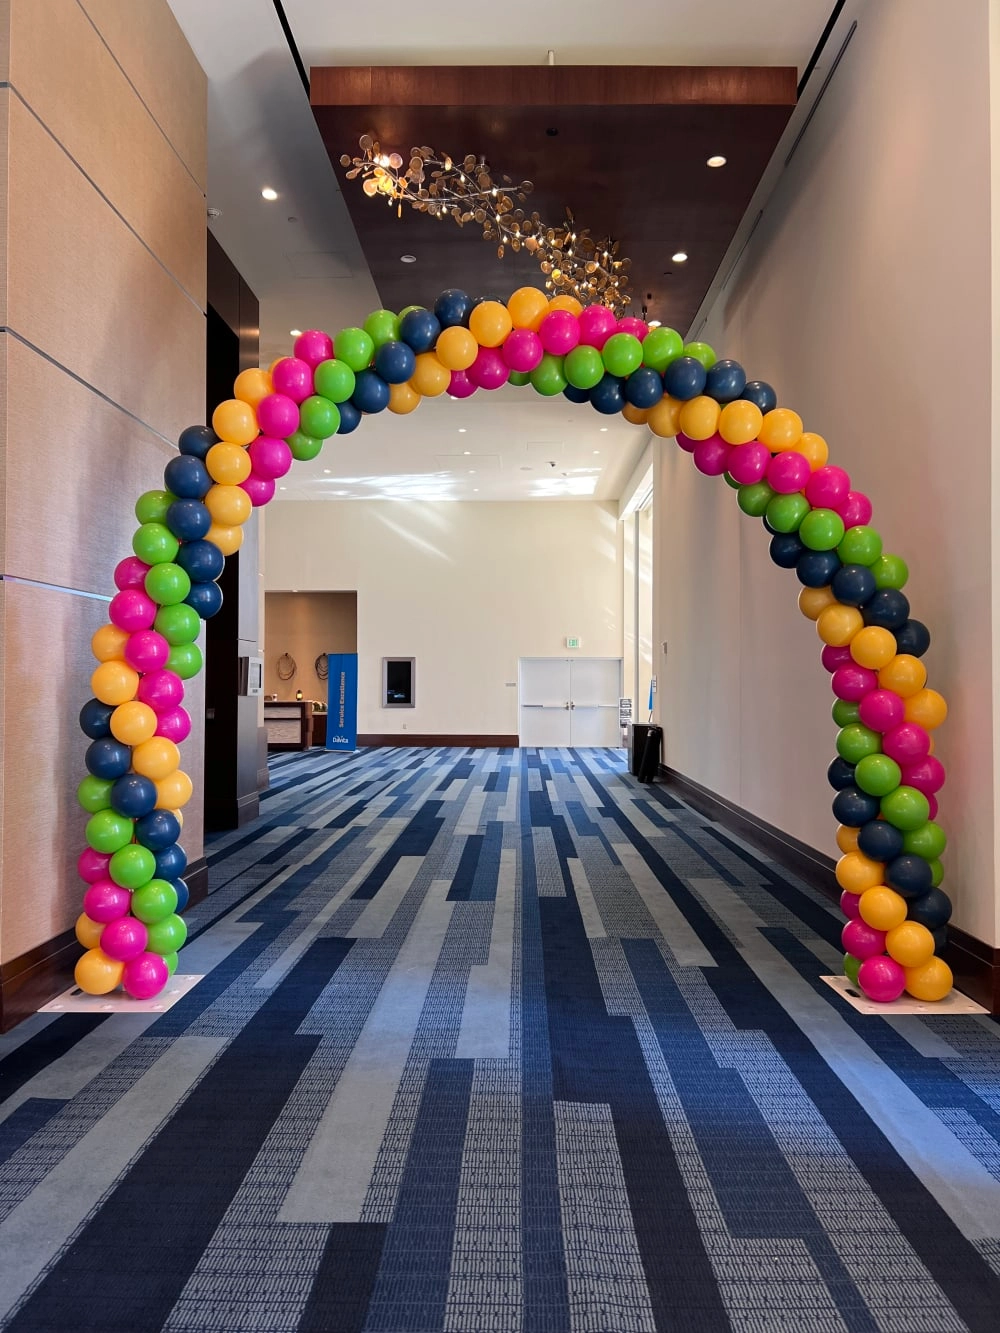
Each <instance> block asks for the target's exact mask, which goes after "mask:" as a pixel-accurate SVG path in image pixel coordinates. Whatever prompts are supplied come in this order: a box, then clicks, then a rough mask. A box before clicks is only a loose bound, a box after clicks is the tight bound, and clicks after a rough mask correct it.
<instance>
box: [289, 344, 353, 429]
mask: <svg viewBox="0 0 1000 1333" xmlns="http://www.w3.org/2000/svg"><path fill="white" fill-rule="evenodd" d="M365 337H366V338H367V337H368V335H367V334H365ZM369 341H370V340H369ZM339 425H340V412H339V411H338V410H337V407H336V406H335V404H333V403H331V402H330V400H329V398H324V397H323V395H322V394H319V393H314V394H313V395H312V396H311V397H309V398H306V399H305V400H304V401H303V402H301V403H299V431H300V432H301V433H302V434H303V435H311V436H312V437H313V439H315V440H326V439H328V438H329V437H330V436H331V435H336V433H337V427H338V426H339ZM293 453H294V450H293Z"/></svg>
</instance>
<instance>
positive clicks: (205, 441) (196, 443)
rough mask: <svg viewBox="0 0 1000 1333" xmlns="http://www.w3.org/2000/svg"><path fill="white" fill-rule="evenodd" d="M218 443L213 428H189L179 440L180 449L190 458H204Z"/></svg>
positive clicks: (182, 433)
mask: <svg viewBox="0 0 1000 1333" xmlns="http://www.w3.org/2000/svg"><path fill="white" fill-rule="evenodd" d="M218 443H219V437H218V435H216V433H215V431H214V430H213V429H212V427H211V426H188V427H187V428H186V429H185V430H182V431H181V433H180V435H179V436H178V439H177V447H178V449H180V451H181V453H182V454H187V455H188V456H189V457H190V458H204V457H205V455H206V454H207V453H208V451H209V449H211V447H212V445H213V444H218ZM171 489H172V488H171ZM174 494H175V495H176V494H177V492H176V491H174Z"/></svg>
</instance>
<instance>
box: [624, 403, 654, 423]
mask: <svg viewBox="0 0 1000 1333" xmlns="http://www.w3.org/2000/svg"><path fill="white" fill-rule="evenodd" d="M651 411H652V409H651V408H649V407H633V406H632V404H631V403H626V404H625V406H624V407H623V408H622V416H623V417H624V418H625V420H626V421H630V422H631V423H632V425H633V426H645V425H646V423H647V422H648V421H649V414H650V412H651Z"/></svg>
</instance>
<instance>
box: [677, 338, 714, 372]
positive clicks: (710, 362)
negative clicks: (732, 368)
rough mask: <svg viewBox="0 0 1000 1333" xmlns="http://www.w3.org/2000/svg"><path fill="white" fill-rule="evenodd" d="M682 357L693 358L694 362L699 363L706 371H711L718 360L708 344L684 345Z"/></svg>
mask: <svg viewBox="0 0 1000 1333" xmlns="http://www.w3.org/2000/svg"><path fill="white" fill-rule="evenodd" d="M683 355H684V356H693V357H694V359H695V360H696V361H700V362H701V364H702V365H703V366H704V367H705V369H706V370H711V369H712V367H713V366H714V365H715V363H716V361H717V360H718V359H719V358H718V357H717V356H716V355H715V352H714V351H713V349H712V348H711V347H709V345H708V343H685V344H684V348H683Z"/></svg>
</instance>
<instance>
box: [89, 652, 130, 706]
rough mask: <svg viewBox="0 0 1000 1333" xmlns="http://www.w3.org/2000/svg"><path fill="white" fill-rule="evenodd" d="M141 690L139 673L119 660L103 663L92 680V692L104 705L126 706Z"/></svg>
mask: <svg viewBox="0 0 1000 1333" xmlns="http://www.w3.org/2000/svg"><path fill="white" fill-rule="evenodd" d="M138 688H139V673H138V671H133V670H132V668H131V667H130V666H129V664H128V663H127V662H120V661H118V660H117V659H116V660H115V661H111V662H102V663H101V665H100V666H99V667H98V668H97V670H96V671H95V672H94V674H93V675H92V676H91V678H90V692H91V694H92V695H93V696H94V698H95V699H100V701H101V703H102V704H124V703H128V701H129V699H134V698H135V692H136V690H137V689H138Z"/></svg>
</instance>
